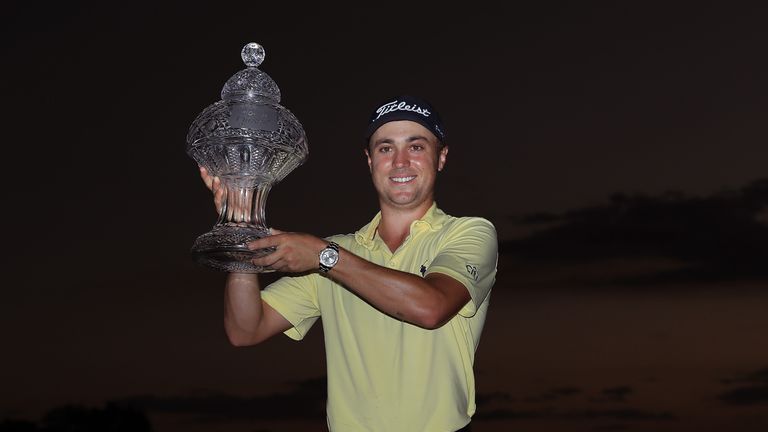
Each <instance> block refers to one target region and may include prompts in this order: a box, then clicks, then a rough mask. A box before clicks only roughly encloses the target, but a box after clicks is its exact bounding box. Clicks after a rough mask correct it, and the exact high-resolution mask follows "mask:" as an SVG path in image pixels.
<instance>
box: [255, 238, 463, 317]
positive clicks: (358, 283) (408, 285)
mask: <svg viewBox="0 0 768 432" xmlns="http://www.w3.org/2000/svg"><path fill="white" fill-rule="evenodd" d="M272 231H273V234H274V235H272V236H269V237H265V238H262V239H259V240H256V241H254V242H251V243H250V244H249V247H250V248H252V249H259V248H265V247H270V246H276V247H277V250H276V251H275V252H273V253H271V254H269V255H267V256H264V257H261V258H257V259H255V260H253V262H254V264H256V265H263V266H267V267H270V268H273V269H275V270H279V271H284V272H304V271H309V270H316V269H317V267H318V256H319V254H320V251H321V250H322V249H323V248H325V246H326V245H327V244H328V242H327V241H325V240H323V239H320V238H317V237H315V236H312V235H309V234H301V233H283V232H280V231H277V230H272ZM328 276H329V277H331V278H332V279H334V280H335V281H337V282H339V283H340V284H341V285H343V286H345V287H346V288H347V289H349V290H350V291H352V292H353V293H355V294H357V295H358V296H360V297H361V298H363V299H364V300H365V301H367V302H368V303H370V304H372V305H373V306H374V307H376V308H377V309H378V310H380V311H382V312H384V313H386V314H388V315H390V316H393V317H395V318H398V319H401V320H403V321H406V322H409V323H411V324H414V325H417V326H419V327H423V328H427V329H435V328H438V327H440V326H442V325H443V324H445V323H446V322H447V321H448V320H450V319H451V318H452V317H453V316H454V315H456V313H458V312H459V310H461V308H462V306H464V305H465V304H466V303H467V302H468V301H469V300H470V295H469V291H468V290H467V288H466V287H464V285H462V284H461V283H460V282H458V281H456V280H455V279H453V278H452V277H450V276H446V275H443V274H439V273H433V274H429V275H427V277H425V278H421V277H419V276H416V275H413V274H410V273H406V272H402V271H399V270H393V269H389V268H386V267H382V266H379V265H376V264H373V263H371V262H369V261H367V260H364V259H362V258H360V257H358V256H357V255H355V254H353V253H351V252H349V251H347V250H345V249H342V248H339V262H338V264H336V265H335V266H334V267H333V269H331V271H330V272H329V273H328Z"/></svg>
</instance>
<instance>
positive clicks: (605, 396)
mask: <svg viewBox="0 0 768 432" xmlns="http://www.w3.org/2000/svg"><path fill="white" fill-rule="evenodd" d="M632 393H633V390H632V387H629V386H619V387H611V388H607V389H604V390H603V391H602V392H600V396H599V397H594V398H590V399H589V400H590V401H591V402H626V401H627V396H628V395H630V394H632Z"/></svg>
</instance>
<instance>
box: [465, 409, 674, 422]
mask: <svg viewBox="0 0 768 432" xmlns="http://www.w3.org/2000/svg"><path fill="white" fill-rule="evenodd" d="M475 417H476V418H478V419H483V420H502V419H537V418H538V419H549V420H599V419H613V420H624V421H628V420H629V421H657V420H662V421H672V420H677V417H676V416H675V415H674V414H672V413H669V412H651V411H643V410H637V409H607V410H573V411H556V410H553V409H541V410H526V411H516V410H511V409H498V410H493V411H489V412H485V413H484V412H478V414H476V415H475Z"/></svg>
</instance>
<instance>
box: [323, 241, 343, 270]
mask: <svg viewBox="0 0 768 432" xmlns="http://www.w3.org/2000/svg"><path fill="white" fill-rule="evenodd" d="M337 262H339V245H337V244H336V243H334V242H330V243H328V246H326V247H325V249H323V250H321V251H320V272H322V273H328V270H330V269H332V268H333V266H335V265H336V263H337Z"/></svg>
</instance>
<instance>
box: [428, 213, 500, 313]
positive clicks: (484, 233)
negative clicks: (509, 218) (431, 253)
mask: <svg viewBox="0 0 768 432" xmlns="http://www.w3.org/2000/svg"><path fill="white" fill-rule="evenodd" d="M497 261H498V239H497V236H496V228H495V227H494V226H493V224H492V223H491V222H490V221H488V220H486V219H483V218H476V217H473V218H461V219H459V220H458V221H456V222H455V223H454V224H453V226H451V227H450V228H449V229H448V231H447V232H446V234H445V236H444V237H443V239H442V242H441V245H440V249H439V252H438V253H437V255H436V256H435V258H434V259H433V260H432V263H431V264H430V265H429V267H428V268H427V271H426V274H429V273H441V274H445V275H447V276H450V277H452V278H453V279H456V280H457V281H458V282H459V283H461V284H462V285H464V286H465V287H466V288H467V291H469V295H470V297H471V298H472V299H471V300H470V301H469V302H467V304H466V305H464V307H463V308H462V309H461V310H460V311H459V314H460V315H461V316H464V317H471V316H473V315H474V314H475V313H477V310H478V308H479V307H480V305H481V304H482V303H483V302H484V301H487V298H488V294H489V293H490V291H491V287H493V284H494V282H495V281H496V264H497Z"/></svg>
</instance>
